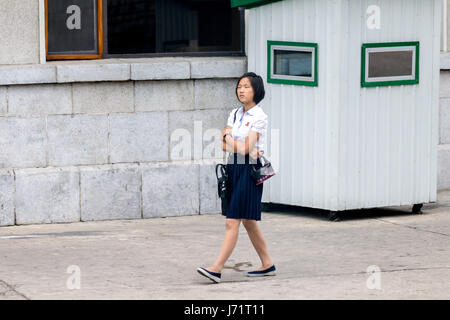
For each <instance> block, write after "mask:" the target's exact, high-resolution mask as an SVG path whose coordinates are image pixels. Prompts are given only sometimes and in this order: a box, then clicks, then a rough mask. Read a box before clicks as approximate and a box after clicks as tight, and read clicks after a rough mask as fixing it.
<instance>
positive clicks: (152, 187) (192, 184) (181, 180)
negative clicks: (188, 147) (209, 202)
mask: <svg viewBox="0 0 450 320" xmlns="http://www.w3.org/2000/svg"><path fill="white" fill-rule="evenodd" d="M142 199H143V216H144V218H152V217H168V216H183V215H193V214H199V165H198V164H195V163H190V162H189V163H182V162H180V163H170V164H168V163H163V164H157V165H151V166H150V165H144V166H143V167H142Z"/></svg>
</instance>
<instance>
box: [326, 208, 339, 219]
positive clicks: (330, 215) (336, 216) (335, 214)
mask: <svg viewBox="0 0 450 320" xmlns="http://www.w3.org/2000/svg"><path fill="white" fill-rule="evenodd" d="M328 220H330V221H341V217H340V216H339V212H338V211H331V210H330V211H328Z"/></svg>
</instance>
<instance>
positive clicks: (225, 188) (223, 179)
mask: <svg viewBox="0 0 450 320" xmlns="http://www.w3.org/2000/svg"><path fill="white" fill-rule="evenodd" d="M237 111H238V110H236V111H235V112H234V121H233V124H234V122H236V113H237ZM227 168H228V167H227V164H221V163H218V164H217V165H216V177H217V194H218V195H219V198H220V200H221V201H222V206H221V207H222V215H224V216H226V215H227V209H228V204H229V202H230V200H231V190H230V187H229V182H228V169H227ZM218 170H220V177H219V171H218Z"/></svg>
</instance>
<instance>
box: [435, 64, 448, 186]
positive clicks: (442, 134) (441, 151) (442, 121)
mask: <svg viewBox="0 0 450 320" xmlns="http://www.w3.org/2000/svg"><path fill="white" fill-rule="evenodd" d="M437 156H438V164H437V183H438V185H437V189H438V190H442V189H448V188H450V71H449V70H441V75H440V99H439V145H438V154H437Z"/></svg>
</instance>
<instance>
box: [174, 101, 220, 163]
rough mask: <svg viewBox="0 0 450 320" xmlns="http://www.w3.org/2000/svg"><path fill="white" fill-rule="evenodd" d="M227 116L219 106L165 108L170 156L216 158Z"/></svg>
mask: <svg viewBox="0 0 450 320" xmlns="http://www.w3.org/2000/svg"><path fill="white" fill-rule="evenodd" d="M227 117H228V112H227V111H225V110H223V109H216V110H195V111H173V112H169V137H170V159H171V160H189V159H202V158H207V159H210V158H220V157H221V156H222V155H223V151H222V140H221V132H222V130H223V129H224V128H225V126H226V123H227ZM189 145H190V152H189Z"/></svg>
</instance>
